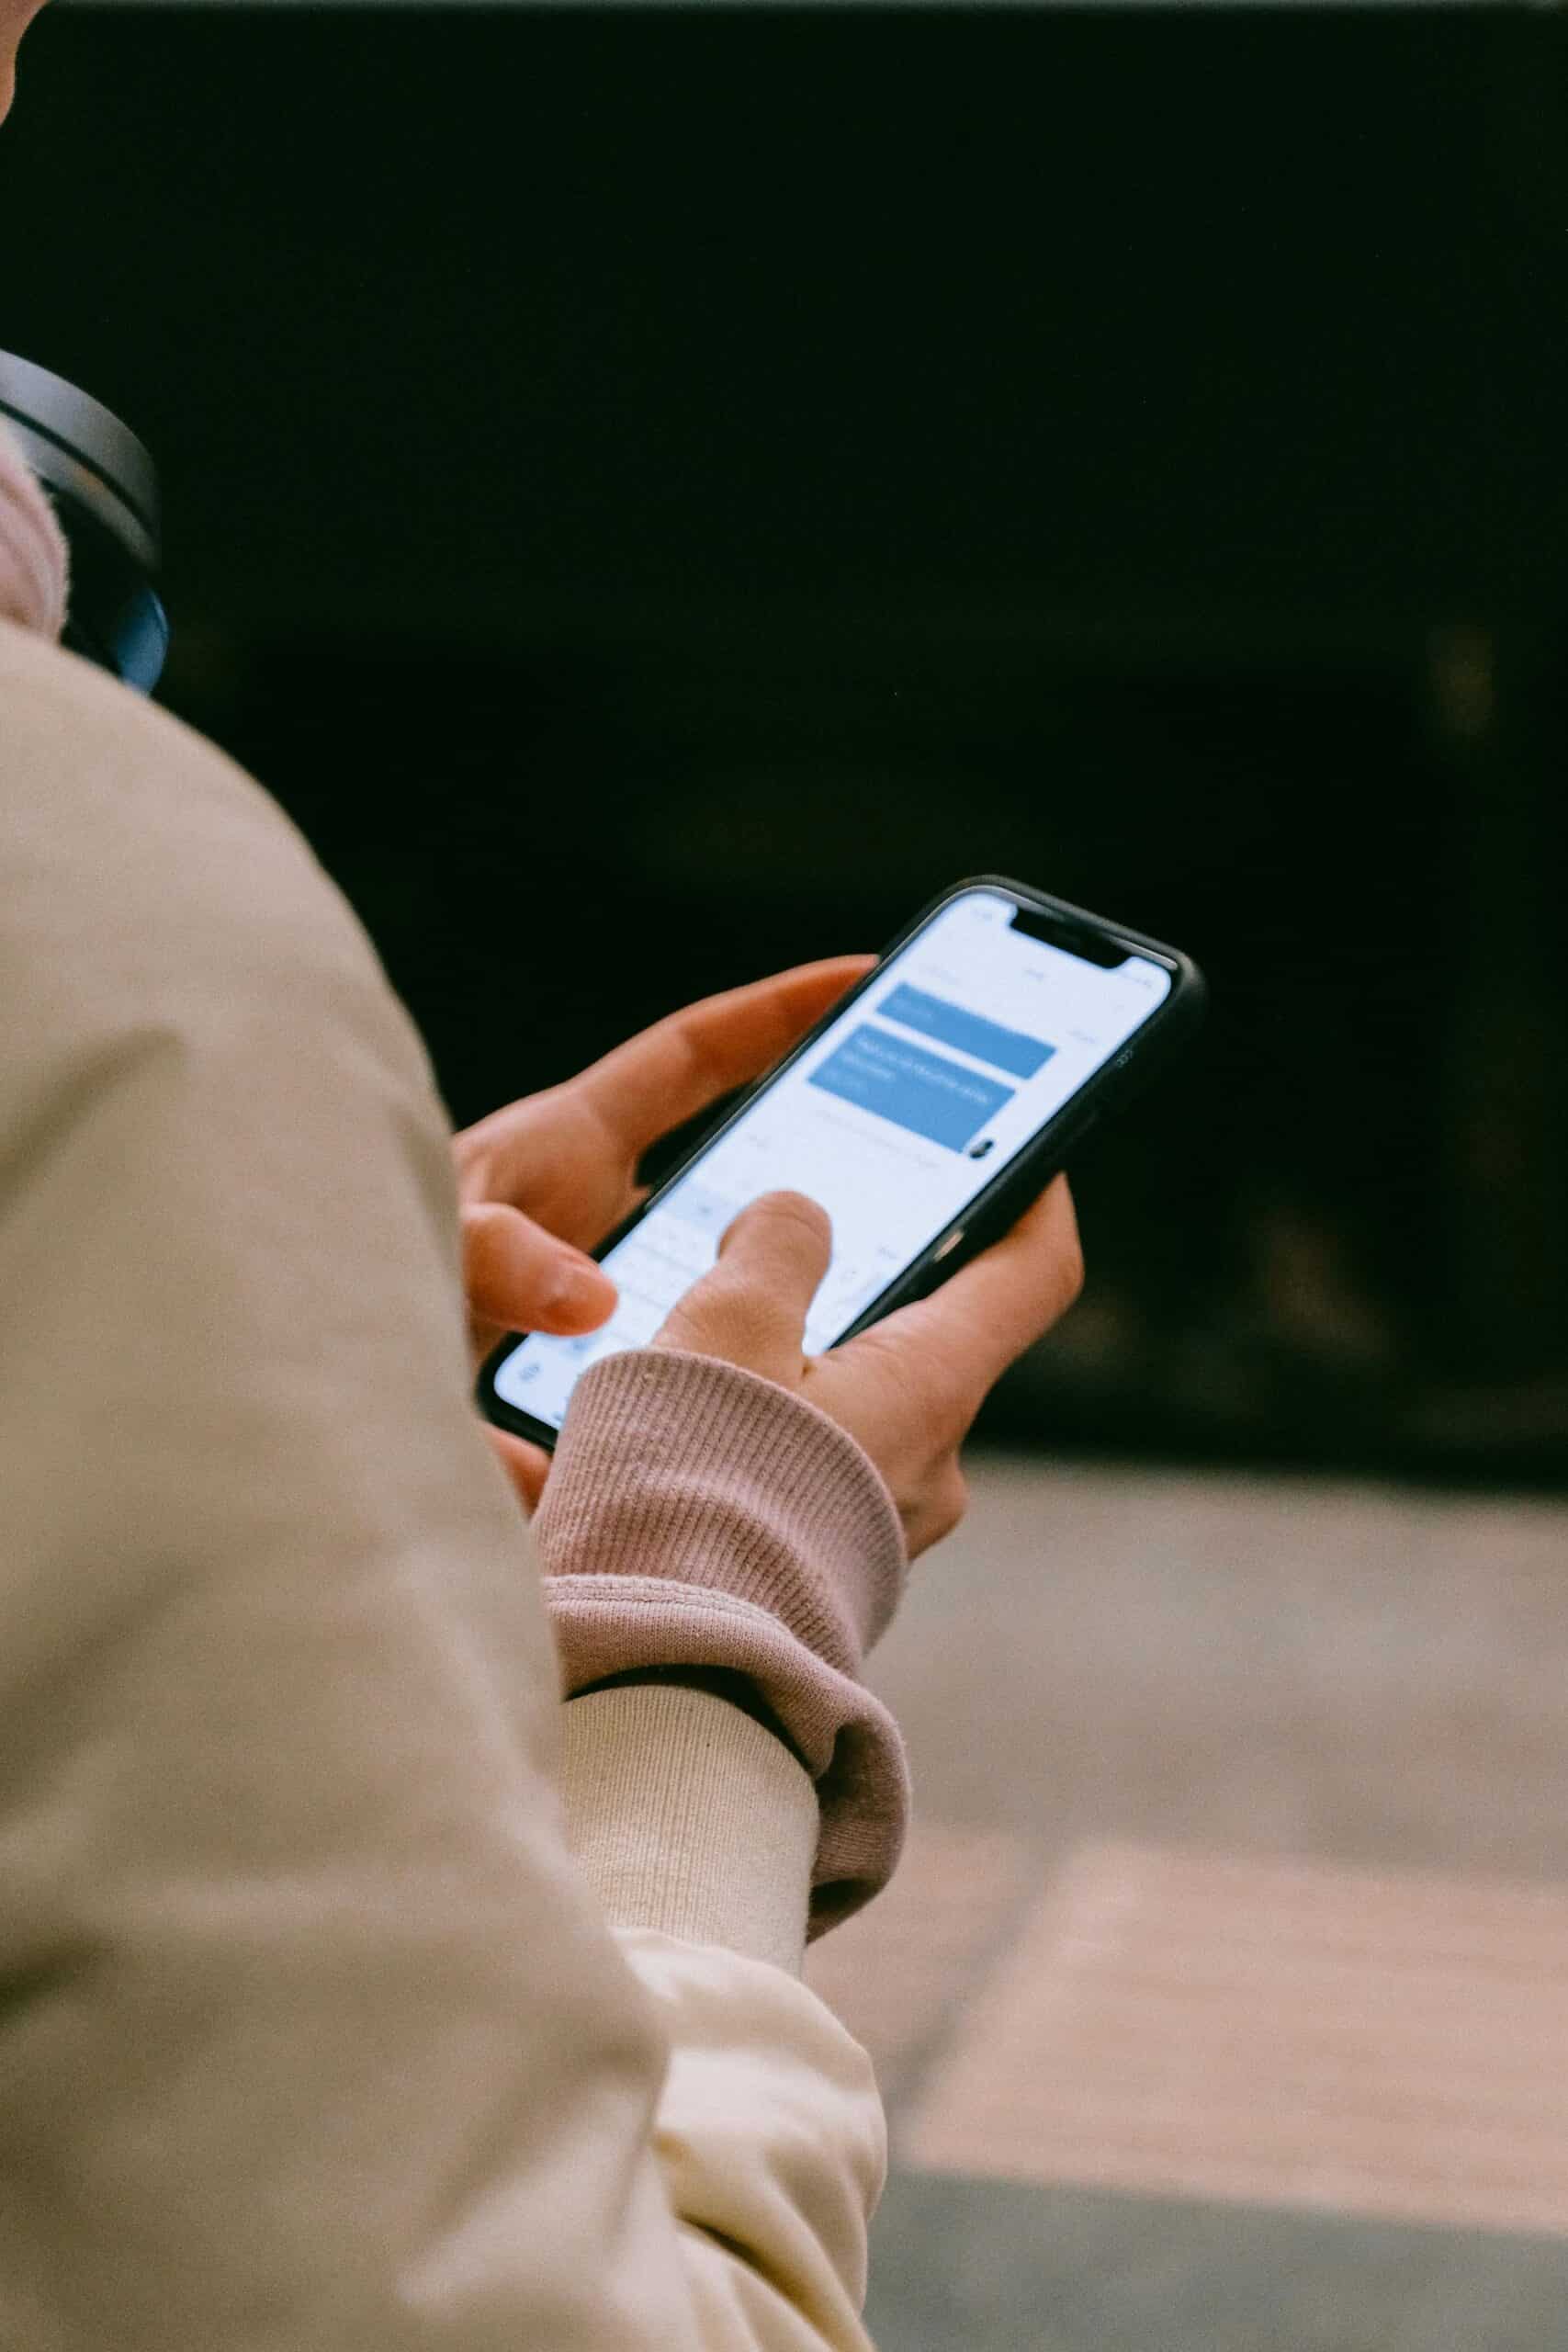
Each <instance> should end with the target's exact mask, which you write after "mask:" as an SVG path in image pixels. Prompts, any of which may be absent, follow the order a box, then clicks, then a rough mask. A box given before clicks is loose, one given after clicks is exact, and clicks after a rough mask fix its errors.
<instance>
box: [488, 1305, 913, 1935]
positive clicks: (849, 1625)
mask: <svg viewBox="0 0 1568 2352" xmlns="http://www.w3.org/2000/svg"><path fill="white" fill-rule="evenodd" d="M534 1531H535V1534H536V1537H537V1539H538V1542H539V1544H540V1547H541V1552H542V1556H543V1559H544V1564H545V1569H546V1580H545V1592H546V1596H547V1601H548V1604H549V1608H550V1612H551V1616H552V1618H553V1621H554V1623H555V1628H556V1635H557V1640H558V1645H559V1648H560V1654H561V1665H562V1673H563V1689H564V1690H565V1691H566V1693H567V1694H568V1696H570V1694H571V1692H572V1691H580V1690H581V1689H583V1688H584V1686H585V1685H587V1684H588V1683H591V1682H598V1681H601V1680H602V1679H604V1676H606V1675H609V1674H618V1673H622V1672H625V1671H626V1669H627V1668H636V1667H639V1666H710V1667H728V1668H735V1669H737V1670H738V1671H739V1672H741V1673H743V1674H746V1675H749V1676H750V1679H752V1681H753V1682H755V1683H756V1685H757V1687H758V1688H759V1690H760V1691H761V1693H762V1695H763V1697H764V1698H765V1699H766V1701H767V1702H768V1704H769V1706H770V1707H772V1709H773V1713H775V1714H776V1715H777V1716H778V1718H779V1721H780V1722H781V1723H782V1724H784V1728H785V1730H786V1731H787V1732H788V1734H789V1736H790V1737H791V1739H792V1740H794V1742H795V1746H796V1747H798V1749H799V1750H800V1753H801V1755H802V1756H803V1757H804V1758H805V1759H806V1762H807V1768H808V1770H810V1772H811V1774H812V1776H813V1778H814V1780H815V1781H816V1783H817V1792H818V1802H819V1804H820V1806H821V1813H822V1830H821V1838H820V1840H819V1842H818V1851H817V1862H816V1868H815V1871H814V1872H813V1878H812V1904H811V1932H812V1934H813V1935H820V1934H821V1933H822V1931H823V1929H824V1928H829V1927H831V1926H833V1925H834V1924H835V1922H836V1921H838V1920H840V1919H842V1918H845V1917H848V1916H849V1914H850V1913H851V1912H852V1911H854V1910H858V1909H859V1907H860V1905H862V1904H863V1903H865V1902H867V1901H868V1900H869V1899H870V1897H871V1896H872V1895H873V1894H875V1893H876V1891H877V1889H878V1888H879V1887H880V1886H882V1885H884V1884H885V1883H886V1881H887V1879H888V1878H889V1877H890V1876H891V1875H892V1871H893V1868H894V1865H895V1863H896V1862H897V1859H898V1852H899V1849H900V1847H901V1845H902V1843H903V1838H904V1829H905V1824H906V1821H907V1819H908V1802H909V1792H908V1770H907V1767H906V1764H905V1760H904V1748H903V1743H902V1741H901V1740H900V1738H899V1736H898V1729H897V1724H895V1723H894V1721H893V1718H892V1716H891V1715H890V1714H889V1713H888V1712H887V1710H886V1707H885V1706H884V1705H883V1704H882V1702H881V1701H880V1700H878V1699H875V1698H874V1697H873V1696H872V1694H871V1692H870V1691H867V1690H866V1689H865V1688H864V1686H863V1683H862V1682H861V1680H860V1672H861V1666H862V1661H863V1658H864V1656H865V1653H866V1651H867V1650H868V1649H869V1648H870V1646H871V1645H872V1643H873V1642H874V1640H875V1639H876V1637H877V1635H878V1634H880V1633H881V1632H882V1631H883V1629H884V1627H885V1626H886V1623H887V1621H888V1619H889V1618H890V1617H891V1616H892V1613H893V1611H894V1608H895V1606H896V1604H897V1598H898V1593H899V1590H900V1589H901V1587H902V1583H903V1578H904V1572H905V1567H906V1565H907V1562H906V1555H905V1549H904V1538H903V1531H902V1529H901V1527H900V1525H899V1521H898V1514H897V1510H896V1509H895V1507H894V1503H893V1499H892V1497H891V1496H890V1495H889V1494H888V1492H887V1489H886V1486H885V1485H884V1484H883V1482H882V1479H881V1478H880V1477H879V1476H878V1475H877V1472H876V1470H875V1468H874V1466H873V1464H872V1463H871V1462H870V1460H869V1459H868V1457H867V1456H866V1455H865V1454H864V1453H863V1452H862V1450H861V1448H860V1447H859V1446H858V1445H857V1444H856V1443H855V1442H854V1441H853V1439H852V1438H851V1437H849V1436H848V1435H847V1434H846V1433H845V1431H844V1430H841V1429H840V1427H839V1426H838V1424H837V1422H835V1421H831V1420H829V1419H828V1417H827V1415H826V1414H825V1413H819V1412H818V1410H817V1408H816V1407H815V1406H814V1405H808V1404H807V1403H806V1402H805V1401H804V1400H803V1399H802V1398H800V1397H794V1396H792V1395H791V1394H790V1393H789V1392H788V1390H786V1389H784V1388H781V1387H779V1386H778V1385H776V1384H775V1383H774V1382H773V1381H771V1380H762V1379H759V1378H758V1377H757V1376H756V1374H752V1373H749V1372H740V1371H738V1370H737V1369H736V1368H735V1366H734V1365H732V1364H727V1363H718V1362H717V1361H716V1360H715V1359H714V1358H711V1357H708V1356H697V1355H686V1354H683V1353H681V1352H678V1351H674V1350H669V1349H660V1348H649V1349H637V1350H634V1351H630V1352H628V1353H626V1354H624V1355H615V1356H606V1357H604V1359H603V1360H602V1361H601V1362H600V1363H596V1364H595V1365H593V1366H592V1369H591V1370H590V1371H588V1372H587V1373H585V1374H583V1376H582V1378H581V1380H580V1381H579V1382H578V1384H577V1387H576V1389H575V1390H574V1391H573V1394H572V1400H571V1408H570V1412H569V1413H568V1415H567V1418H566V1426H565V1428H564V1429H563V1430H562V1431H561V1440H560V1444H559V1446H558V1449H557V1452H556V1457H555V1464H554V1466H553V1468H552V1470H551V1472H550V1476H549V1481H548V1484H547V1487H546V1488H545V1497H544V1500H543V1502H542V1503H541V1504H540V1506H539V1510H538V1515H537V1517H536V1520H535V1521H534Z"/></svg>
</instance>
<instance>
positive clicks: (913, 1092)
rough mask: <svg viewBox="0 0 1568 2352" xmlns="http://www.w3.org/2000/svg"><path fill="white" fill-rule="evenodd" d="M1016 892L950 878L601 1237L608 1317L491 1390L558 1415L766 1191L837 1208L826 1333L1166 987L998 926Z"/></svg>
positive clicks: (503, 1372)
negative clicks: (777, 1065) (831, 1017)
mask: <svg viewBox="0 0 1568 2352" xmlns="http://www.w3.org/2000/svg"><path fill="white" fill-rule="evenodd" d="M1016 907H1017V901H1015V900H1014V899H1009V898H1007V897H1004V896H1003V895H1002V894H1001V893H1000V892H999V891H993V890H986V889H976V890H970V891H964V892H963V893H962V894H961V895H960V896H959V897H957V898H955V899H951V900H950V901H949V902H948V903H947V904H946V905H945V906H943V907H942V908H941V909H939V910H938V911H937V913H936V914H935V915H933V916H932V918H931V921H930V922H928V923H926V924H924V925H923V926H922V927H921V929H920V930H919V931H918V932H916V933H914V935H913V937H911V938H909V939H908V940H906V942H905V943H904V944H903V946H902V947H901V948H899V949H898V950H897V953H896V954H894V955H892V956H889V957H888V958H887V959H886V962H884V963H883V964H881V965H879V966H878V967H877V969H876V971H875V972H874V974H873V976H872V979H871V981H870V984H869V985H868V986H867V987H866V988H865V989H863V990H862V992H861V994H860V995H859V996H857V997H856V998H855V1000H854V1001H853V1003H852V1005H850V1006H849V1007H847V1008H846V1010H845V1011H844V1012H842V1013H841V1014H840V1017H839V1018H838V1019H837V1020H836V1021H834V1022H832V1023H830V1024H829V1027H828V1028H827V1029H826V1030H824V1031H823V1033H822V1035H820V1036H818V1037H817V1038H815V1039H814V1040H813V1042H812V1043H811V1045H810V1046H807V1049H806V1050H805V1052H803V1053H801V1054H800V1055H799V1056H798V1057H797V1058H796V1059H795V1060H794V1061H792V1062H790V1063H789V1064H788V1065H787V1066H786V1068H785V1069H784V1070H783V1071H782V1072H781V1073H780V1075H779V1076H778V1077H777V1078H776V1079H774V1080H773V1081H772V1082H771V1083H770V1084H769V1085H767V1086H766V1087H764V1088H763V1089H762V1091H761V1092H760V1093H759V1094H757V1095H756V1096H755V1097H754V1098H753V1099H752V1101H751V1102H750V1103H748V1104H747V1105H746V1106H745V1107H744V1108H743V1110H742V1111H741V1113H740V1114H739V1117H738V1118H737V1119H736V1120H735V1121H734V1122H733V1123H732V1124H730V1125H727V1126H726V1127H725V1128H724V1129H723V1130H722V1131H721V1132H720V1133H719V1134H718V1135H717V1136H716V1137H715V1138H714V1140H713V1142H712V1143H711V1144H709V1145H708V1146H707V1147H706V1148H705V1149H704V1150H702V1151H701V1152H700V1153H699V1154H698V1156H697V1157H696V1158H695V1159H693V1160H691V1161H689V1162H688V1164H687V1165H686V1167H685V1168H684V1169H682V1170H681V1171H680V1173H679V1174H678V1175H677V1176H676V1177H675V1178H674V1179H673V1180H672V1181H671V1183H670V1184H669V1185H668V1187H667V1188H666V1189H665V1190H664V1191H663V1192H661V1193H660V1194H659V1196H658V1197H657V1198H656V1199H655V1200H654V1202H653V1203H652V1204H650V1206H649V1209H648V1211H647V1212H646V1214H645V1215H644V1216H642V1218H641V1219H640V1220H639V1222H638V1223H637V1225H635V1226H634V1227H632V1228H631V1230H630V1231H629V1232H628V1233H626V1235H624V1236H623V1238H621V1239H620V1240H619V1241H618V1242H616V1244H615V1247H614V1249H612V1250H609V1251H608V1252H607V1253H606V1255H605V1257H604V1261H603V1262H604V1267H605V1270H606V1272H608V1273H610V1274H611V1275H612V1276H613V1277H614V1280H615V1283H616V1285H617V1287H618V1289H619V1291H620V1300H619V1304H618V1305H617V1306H616V1308H615V1313H614V1315H613V1316H612V1317H611V1318H610V1320H609V1322H608V1323H606V1324H604V1326H603V1327H602V1329H599V1330H597V1331H592V1332H590V1333H589V1334H587V1336H586V1337H584V1338H582V1339H575V1340H562V1339H555V1338H551V1337H549V1336H547V1335H545V1334H535V1335H533V1336H531V1337H529V1338H527V1339H525V1340H521V1341H520V1342H519V1344H518V1345H517V1347H516V1348H514V1349H513V1352H512V1353H511V1355H509V1356H508V1357H507V1358H506V1359H505V1361H504V1362H503V1363H502V1365H501V1366H500V1369H499V1370H498V1371H497V1373H496V1374H495V1389H496V1393H497V1395H498V1396H500V1397H502V1398H504V1399H505V1401H506V1402H507V1403H508V1404H510V1405H514V1406H515V1407H516V1408H517V1409H518V1410H519V1411H520V1412H525V1413H530V1414H532V1415H533V1416H534V1417H535V1418H536V1419H538V1420H541V1421H545V1422H547V1423H548V1425H549V1426H550V1427H551V1428H553V1429H558V1428H559V1427H560V1425H561V1422H562V1419H564V1418H565V1414H566V1408H567V1400H568V1398H569V1397H570V1395H571V1390H572V1385H573V1383H574V1382H575V1381H576V1380H577V1379H578V1378H579V1377H580V1375H581V1374H582V1373H583V1372H584V1371H585V1370H586V1369H587V1367H588V1366H589V1365H590V1364H591V1363H595V1362H596V1361H597V1359H598V1358H599V1357H601V1356H604V1355H611V1354H614V1353H615V1352H616V1351H618V1350H620V1349H623V1348H639V1347H646V1346H647V1344H648V1342H649V1340H651V1339H652V1338H653V1335H654V1333H655V1332H656V1331H657V1330H658V1329H659V1328H660V1325H661V1324H662V1322H663V1321H664V1318H665V1317H666V1316H667V1315H668V1314H669V1312H670V1310H671V1307H672V1306H674V1305H675V1302H676V1301H677V1299H679V1298H680V1297H681V1295H682V1293H683V1292H685V1291H687V1290H689V1289H690V1288H691V1286H692V1284H693V1283H694V1282H695V1281H696V1280H697V1277H698V1276H699V1275H700V1274H703V1273H705V1272H706V1271H707V1269H708V1268H709V1267H710V1266H711V1265H712V1264H713V1262H714V1260H715V1257H716V1253H717V1249H718V1242H719V1238H720V1236H721V1235H722V1234H723V1232H724V1229H725V1227H727V1226H728V1224H729V1222H730V1220H731V1218H732V1217H734V1216H736V1215H737V1214H738V1213H739V1211H740V1210H741V1209H742V1208H744V1207H745V1206H746V1205H747V1204H748V1203H749V1202H750V1201H754V1200H755V1199H756V1198H757V1197H758V1195H759V1194H760V1193H772V1192H778V1191H789V1192H796V1193H807V1194H809V1195H810V1197H811V1198H812V1199H813V1200H816V1201H819V1202H820V1203H821V1204H822V1206H823V1207H824V1208H825V1209H826V1210H827V1212H828V1214H829V1217H830V1218H831V1219H832V1224H833V1254H832V1259H831V1261H830V1263H829V1268H828V1272H827V1274H826V1275H825V1277H824V1279H823V1282H822V1284H821V1287H820V1288H819V1290H818V1293H817V1295H816V1297H815V1299H814V1300H813V1301H812V1304H811V1309H810V1312H809V1314H808V1316H807V1323H806V1349H807V1353H808V1354H810V1355H818V1354H820V1353H821V1352H822V1351H823V1350H824V1349H827V1348H830V1347H831V1346H832V1345H833V1343H834V1341H835V1340H838V1339H840V1338H841V1337H842V1336H843V1334H844V1332H845V1331H847V1330H848V1329H849V1328H850V1326H851V1324H852V1323H853V1322H854V1321H856V1319H857V1318H858V1317H860V1316H861V1315H863V1313H864V1312H865V1310H866V1308H867V1307H868V1306H871V1305H872V1304H873V1303H874V1301H875V1300H876V1299H877V1298H879V1297H880V1296H881V1295H882V1294H883V1292H884V1291H886V1290H887V1289H888V1288H889V1286H890V1285H891V1284H892V1283H896V1282H897V1280H898V1279H899V1278H900V1276H901V1275H902V1274H903V1273H904V1272H905V1271H906V1269H907V1268H908V1266H910V1265H911V1264H912V1263H913V1261H915V1260H916V1259H917V1258H919V1257H920V1256H921V1254H922V1253H923V1252H924V1251H925V1250H929V1249H930V1248H931V1244H932V1243H933V1242H934V1241H935V1240H936V1238H937V1237H938V1236H939V1235H940V1234H942V1233H943V1232H945V1231H946V1230H947V1228H948V1227H950V1226H951V1225H952V1224H953V1221H954V1219H955V1218H957V1217H958V1216H960V1215H961V1213H962V1211H963V1210H964V1207H965V1206H966V1205H967V1204H968V1203H969V1202H971V1201H973V1200H974V1199H975V1198H976V1195H977V1194H978V1193H981V1192H983V1191H984V1190H985V1189H986V1187H987V1185H988V1184H990V1183H992V1182H994V1180H995V1179H996V1177H997V1176H998V1173H999V1172H1000V1171H1001V1170H1003V1169H1005V1168H1006V1167H1007V1166H1008V1164H1009V1163H1010V1161H1012V1160H1014V1159H1017V1157H1018V1155H1019V1153H1020V1152H1021V1151H1023V1150H1024V1149H1026V1148H1027V1147H1028V1146H1029V1144H1030V1143H1031V1142H1032V1140H1033V1138H1034V1136H1036V1135H1037V1134H1038V1133H1039V1131H1040V1129H1041V1128H1042V1127H1043V1125H1044V1124H1045V1122H1046V1121H1047V1120H1048V1119H1051V1118H1054V1117H1055V1114H1057V1113H1058V1112H1059V1111H1060V1110H1061V1109H1062V1108H1063V1107H1064V1105H1065V1104H1066V1103H1068V1102H1069V1101H1070V1100H1071V1098H1072V1097H1073V1095H1075V1094H1076V1093H1077V1091H1078V1089H1079V1088H1080V1087H1081V1086H1082V1085H1083V1084H1084V1082H1085V1081H1086V1080H1088V1079H1089V1078H1090V1077H1092V1076H1093V1074H1094V1072H1095V1071H1096V1070H1097V1069H1100V1067H1101V1066H1102V1065H1103V1064H1104V1063H1105V1062H1106V1061H1108V1060H1109V1059H1110V1058H1111V1056H1112V1055H1113V1054H1114V1053H1115V1052H1116V1051H1117V1049H1118V1048H1119V1047H1120V1046H1123V1045H1124V1044H1125V1043H1126V1041H1127V1040H1128V1038H1129V1037H1131V1036H1132V1035H1133V1034H1134V1031H1135V1030H1136V1029H1138V1028H1139V1027H1141V1025H1142V1024H1143V1023H1145V1021H1147V1020H1148V1019H1149V1018H1150V1016H1151V1015H1152V1014H1153V1013H1154V1012H1156V1010H1157V1008H1158V1007H1159V1005H1160V1004H1161V1003H1162V1002H1163V1001H1164V999H1165V998H1166V996H1167V995H1168V993H1169V990H1170V985H1171V981H1170V974H1169V973H1168V971H1167V969H1166V968H1165V967H1164V966H1163V965H1160V964H1156V963H1153V962H1150V961H1149V960H1147V959H1146V958H1145V957H1143V956H1127V957H1126V959H1125V961H1123V962H1122V963H1120V964H1118V965H1117V966H1116V967H1115V968H1114V969H1113V970H1107V969H1105V968H1104V967H1102V966H1100V965H1099V964H1094V963H1090V962H1089V961H1087V960H1086V959H1084V958H1083V957H1081V956H1074V955H1070V954H1068V953H1067V952H1066V950H1065V949H1062V948H1059V947H1055V946H1050V945H1047V944H1045V943H1044V942H1043V941H1041V940H1039V939H1034V938H1032V937H1030V936H1029V934H1028V933H1027V932H1025V931H1022V930H1015V929H1013V928H1012V927H1011V926H1012V917H1013V914H1014V912H1015V910H1016Z"/></svg>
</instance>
